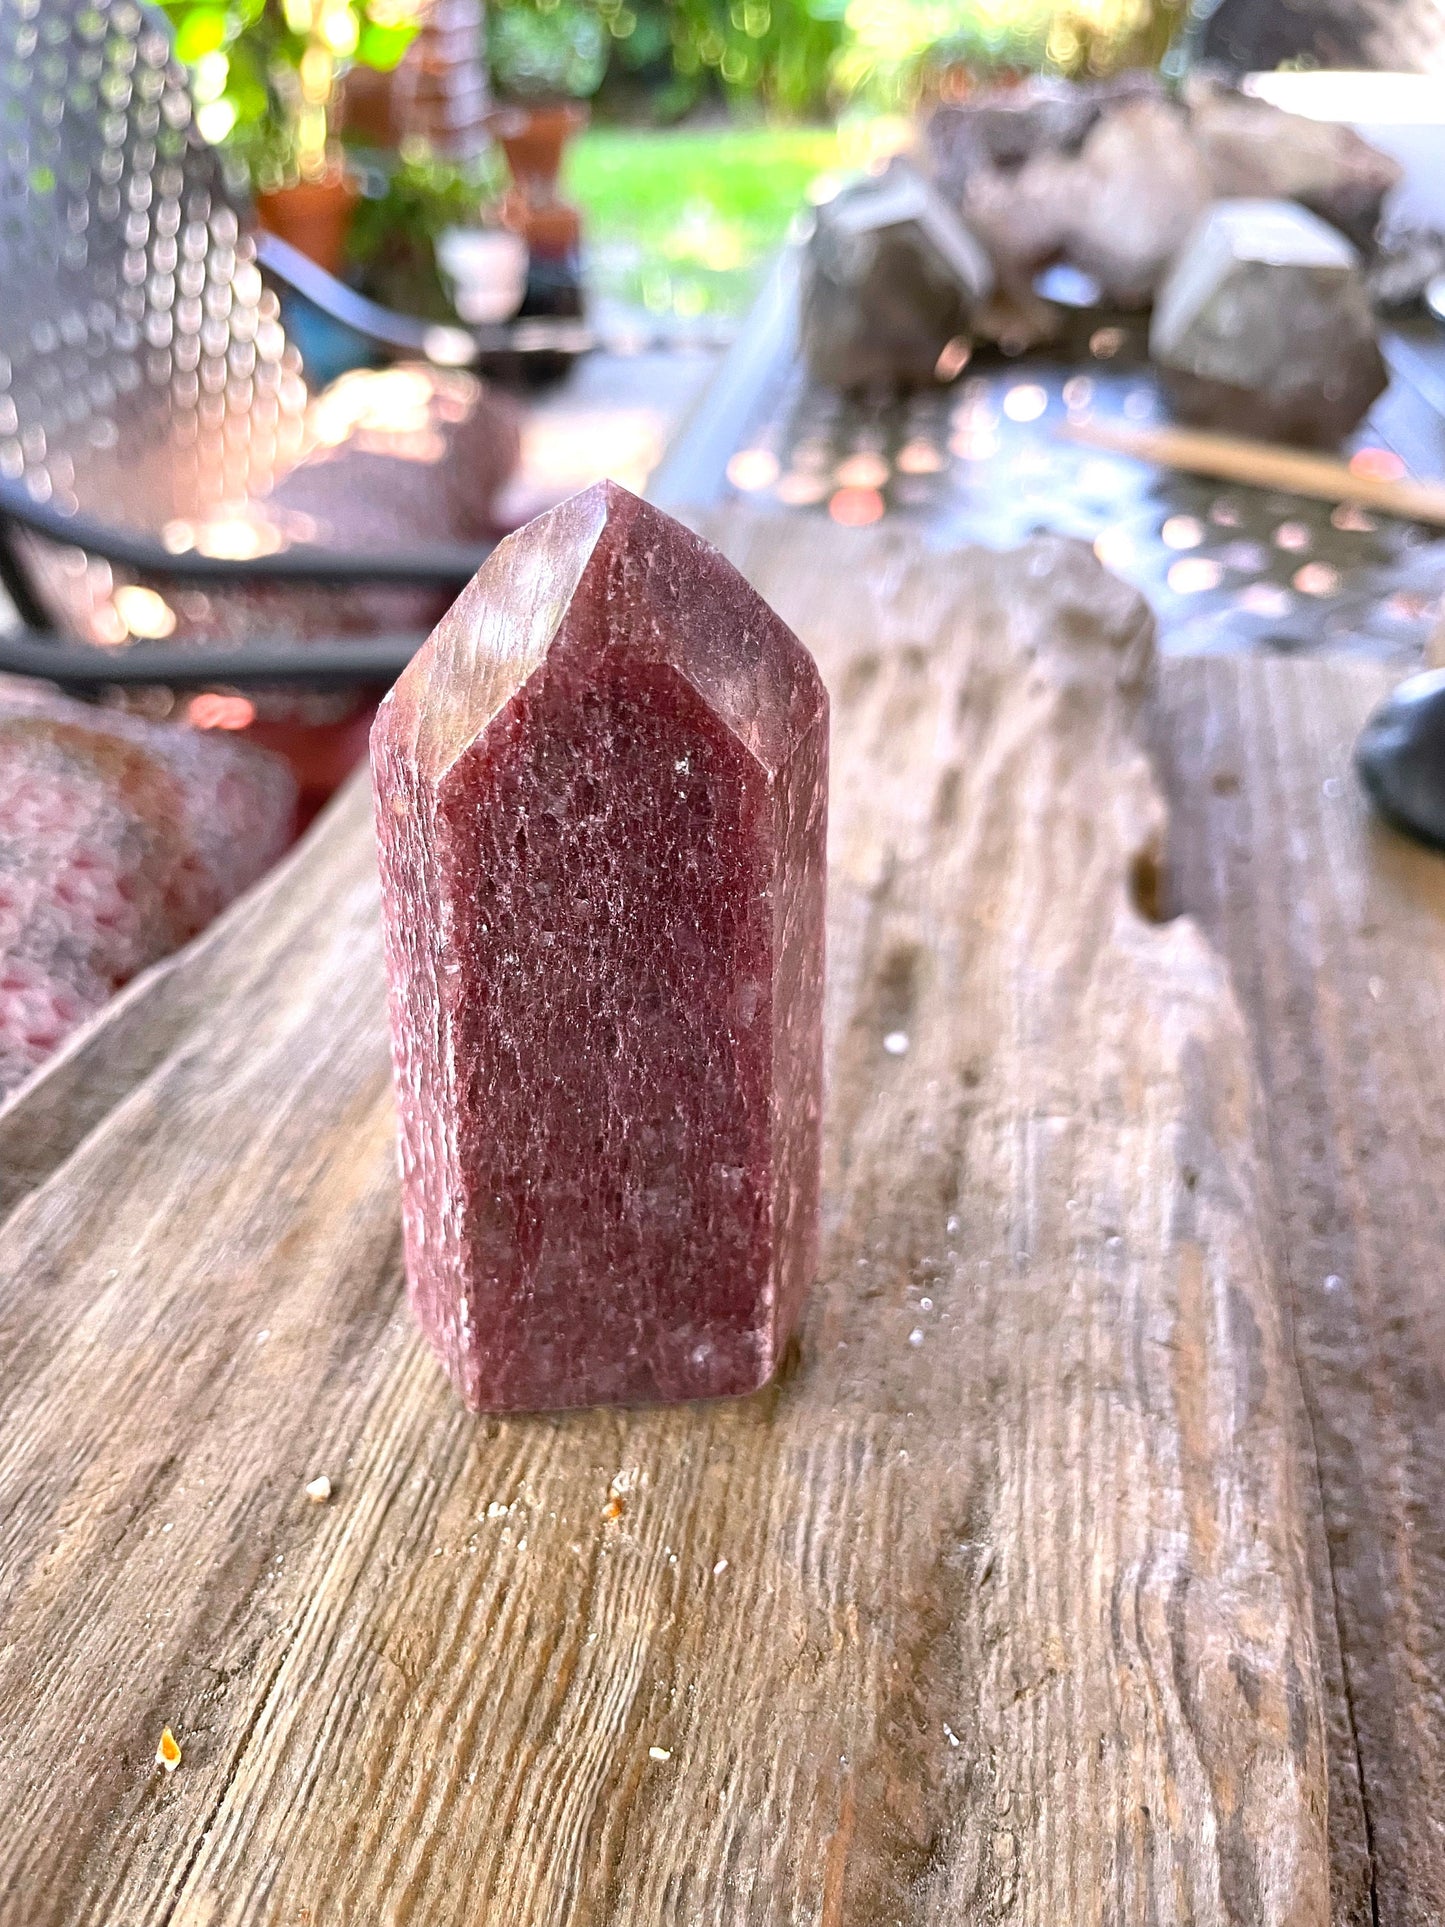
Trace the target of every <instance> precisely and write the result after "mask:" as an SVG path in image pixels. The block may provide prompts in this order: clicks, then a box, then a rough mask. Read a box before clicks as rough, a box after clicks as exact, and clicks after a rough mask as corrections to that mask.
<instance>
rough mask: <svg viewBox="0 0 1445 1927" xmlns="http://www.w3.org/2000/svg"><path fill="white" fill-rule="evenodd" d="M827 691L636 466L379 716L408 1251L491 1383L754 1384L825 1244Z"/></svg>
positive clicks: (420, 1301)
mask: <svg viewBox="0 0 1445 1927" xmlns="http://www.w3.org/2000/svg"><path fill="white" fill-rule="evenodd" d="M827 740H828V709H827V698H826V695H825V693H824V690H823V687H822V684H821V682H820V680H819V678H818V674H817V671H816V669H815V668H814V665H813V662H812V659H811V657H810V656H809V655H808V653H807V651H806V650H805V649H804V648H803V646H802V645H801V643H799V642H798V640H797V639H796V637H794V636H793V635H792V633H791V632H790V631H789V630H788V629H787V628H785V626H784V625H783V624H782V622H780V621H779V620H778V618H777V617H776V616H774V615H773V613H772V612H771V610H769V609H768V608H767V607H766V605H765V604H764V603H762V602H761V601H760V600H759V599H758V597H757V596H756V595H755V594H754V593H753V591H752V590H751V589H749V588H748V586H747V584H746V583H745V582H744V581H743V580H742V578H741V577H740V576H739V575H738V574H737V573H736V571H735V570H734V569H733V568H732V567H731V566H730V564H728V563H727V562H726V561H725V560H724V559H723V557H722V556H721V555H719V554H718V553H717V551H716V550H714V549H712V548H710V547H709V546H708V544H707V543H705V542H703V541H701V540H700V539H699V538H698V537H696V536H694V535H693V534H691V533H690V532H689V531H688V530H686V529H684V528H682V527H681V526H680V525H679V524H677V523H676V522H673V521H671V520H670V519H669V518H668V517H667V516H665V515H663V514H662V513H661V512H660V511H659V510H657V509H654V508H651V507H650V506H648V505H647V504H645V503H643V502H640V501H638V500H637V498H636V497H634V496H632V495H629V494H628V493H627V491H626V490H625V489H622V488H619V487H618V486H617V485H616V484H613V483H604V484H599V485H598V486H597V487H594V488H591V489H589V490H587V491H586V492H585V493H583V494H581V495H578V496H574V497H573V498H572V499H571V500H570V501H568V502H565V503H563V504H562V506H561V507H560V508H557V509H554V510H552V511H551V512H550V513H548V514H546V515H544V516H541V517H539V519H538V520H537V521H535V522H533V523H531V524H529V526H528V527H527V528H525V529H524V530H522V531H521V532H520V533H519V534H517V535H514V536H512V537H510V538H509V539H508V540H507V541H505V542H503V543H502V544H501V546H500V547H499V548H498V549H497V550H496V551H495V553H494V555H493V556H492V557H491V558H490V559H489V561H488V562H487V563H486V565H485V566H484V567H483V569H482V570H481V571H480V572H479V574H478V575H477V576H476V577H475V578H474V579H473V581H472V582H471V583H470V585H469V586H468V587H467V588H466V589H465V590H464V591H463V593H462V595H461V596H460V597H459V599H458V600H457V602H456V603H455V605H454V606H453V608H452V609H451V610H450V611H449V613H448V614H447V616H446V617H445V618H444V620H443V621H442V623H441V624H440V626H439V627H438V628H437V630H436V631H435V633H434V634H433V635H432V637H431V639H430V641H429V642H428V643H427V644H426V646H425V647H424V648H423V649H422V651H421V653H420V654H419V655H418V656H417V657H416V659H415V660H414V661H413V663H412V664H411V666H410V667H409V668H408V669H407V671H406V672H405V674H404V675H403V676H402V677H401V680H400V681H399V682H398V684H397V686H396V688H395V690H394V691H393V693H392V695H391V697H389V698H388V699H387V701H386V703H385V704H384V705H383V707H382V709H381V712H380V714H379V716H378V718H377V722H376V725H375V728H374V731H373V737H372V750H373V773H374V782H375V790H376V820H377V826H378V837H379V843H380V856H381V875H382V895H383V906H384V925H385V943H386V958H387V970H388V975H389V979H390V993H391V1024H392V1047H393V1058H394V1064H395V1071H396V1090H397V1099H398V1110H399V1114H400V1139H401V1146H400V1148H401V1170H402V1200H403V1218H404V1227H405V1241H406V1262H407V1274H408V1282H409V1290H410V1297H411V1302H412V1306H413V1308H414V1311H415V1313H416V1316H417V1318H418V1321H419V1322H420V1324H421V1326H422V1329H423V1330H424V1332H425V1333H426V1335H427V1337H428V1338H429V1340H430V1341H431V1343H432V1345H433V1347H434V1348H435V1349H436V1351H437V1352H438V1353H439V1355H440V1357H441V1359H442V1361H443V1363H444V1364H445V1366H446V1368H447V1370H448V1371H449V1372H450V1374H451V1376H452V1378H453V1379H454V1380H455V1382H456V1384H457V1387H458V1389H459V1390H460V1392H461V1394H462V1397H463V1398H464V1399H465V1400H466V1402H467V1404H468V1405H470V1406H471V1407H473V1408H474V1409H487V1410H511V1409H541V1408H554V1407H562V1406H575V1405H583V1404H590V1403H598V1402H610V1401H631V1400H645V1399H668V1400H671V1399H687V1398H702V1397H711V1396H716V1395H723V1394H735V1393H742V1392H748V1391H751V1390H753V1389H754V1388H755V1387H757V1386H759V1385H761V1384H762V1383H763V1382H764V1381H765V1380H766V1379H767V1378H768V1377H769V1375H770V1374H771V1373H772V1371H773V1370H774V1368H775V1367H776V1365H777V1363H778V1360H779V1356H780V1354H781V1352H782V1349H783V1347H784V1345H785V1344H786V1342H787V1339H788V1337H789V1334H790V1333H791V1332H792V1331H793V1329H794V1327H795V1324H796V1321H797V1318H798V1314H799V1311H800V1308H801V1305H802V1300H803V1296H804V1292H805V1290H806V1287H807V1285H808V1282H809V1277H810V1274H811V1272H812V1269H813V1265H814V1261H815V1255H816V1238H817V1217H818V1184H819V1117H820V1105H821V1077H822V1028H821V1026H822V983H823V898H824V830H825V816H826V772H827Z"/></svg>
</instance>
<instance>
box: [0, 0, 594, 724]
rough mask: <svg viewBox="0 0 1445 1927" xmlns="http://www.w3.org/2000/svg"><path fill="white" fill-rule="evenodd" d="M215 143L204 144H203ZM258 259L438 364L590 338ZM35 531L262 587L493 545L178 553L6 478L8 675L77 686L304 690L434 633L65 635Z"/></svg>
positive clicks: (405, 568) (261, 250)
mask: <svg viewBox="0 0 1445 1927" xmlns="http://www.w3.org/2000/svg"><path fill="white" fill-rule="evenodd" d="M140 10H141V12H142V13H143V14H144V16H145V18H146V20H147V22H148V23H149V24H150V26H151V27H152V28H154V29H158V30H160V31H163V32H165V33H166V35H167V38H169V31H170V30H169V24H168V22H166V20H165V18H164V16H163V15H161V14H159V13H157V12H156V11H155V10H154V9H152V8H150V7H147V6H144V5H143V6H142V7H141V9H140ZM196 145H197V147H199V148H201V149H202V151H204V143H201V142H199V141H197V142H196ZM253 239H254V242H255V247H256V263H257V266H258V267H259V268H260V269H261V271H262V274H263V276H264V278H265V279H266V280H267V281H268V282H269V283H271V284H272V285H273V286H276V287H279V288H281V289H286V290H290V291H291V292H293V293H295V294H298V295H300V296H301V297H303V298H304V299H305V300H306V301H308V302H310V303H311V304H312V305H313V306H315V307H316V308H318V309H320V310H321V311H322V312H323V313H324V314H325V315H327V316H328V317H329V318H330V319H332V320H334V321H337V322H339V323H341V324H343V325H344V326H345V327H347V328H350V329H352V330H353V331H355V332H356V333H357V334H359V335H361V336H362V337H363V338H364V339H365V340H367V341H368V342H370V343H371V344H373V345H374V346H375V347H377V348H379V349H381V350H383V351H384V353H385V354H387V355H393V356H395V355H401V356H407V357H411V358H415V359H422V360H427V361H430V362H432V363H434V364H435V365H437V366H441V367H448V368H458V369H467V370H475V371H478V372H483V373H488V374H492V375H501V376H503V377H504V378H505V377H512V378H517V377H521V378H523V379H525V378H526V376H527V375H528V373H529V372H532V371H535V370H537V369H542V370H545V371H550V370H552V369H555V368H556V367H557V366H558V364H559V362H560V361H565V360H570V359H571V358H573V357H575V356H576V355H578V354H580V353H583V352H585V351H586V350H587V349H589V348H590V347H591V346H593V337H592V335H591V332H590V330H589V329H588V328H587V327H586V325H585V324H584V323H580V322H577V321H572V320H552V319H547V318H540V317H539V318H535V319H527V320H521V321H517V322H511V323H502V324H498V325H496V326H492V327H485V328H464V327H461V326H454V327H448V326H439V325H437V324H434V323H428V322H423V321H420V320H418V319H416V318H415V317H414V316H409V315H402V314H396V313H394V312H392V311H391V310H390V309H387V308H384V307H382V306H380V305H379V304H378V303H376V302H374V301H370V300H368V299H366V297H364V296H362V295H359V294H357V293H356V291H355V290H354V289H352V288H349V287H347V286H346V285H345V284H344V283H343V282H341V281H339V280H337V279H336V278H335V276H333V275H331V274H329V273H328V272H327V271H326V270H325V269H323V268H320V267H318V266H317V265H316V264H315V263H314V262H312V261H310V260H308V259H307V258H306V256H304V255H302V254H300V253H299V252H298V251H297V250H296V249H295V248H293V247H291V246H290V245H289V244H288V243H286V242H285V241H282V240H280V239H279V238H277V237H276V236H274V235H270V234H267V233H265V232H264V230H253ZM22 530H24V531H29V532H30V533H32V534H36V535H40V536H43V537H45V538H47V539H49V540H51V541H55V542H58V543H63V544H65V545H66V546H68V547H70V548H78V549H81V550H83V551H84V552H85V553H86V554H87V555H90V556H94V557H97V558H100V559H102V560H104V561H106V562H110V563H113V564H116V565H118V566H120V567H121V568H124V569H126V570H129V571H133V572H135V573H136V574H137V575H139V576H141V577H142V578H143V579H146V580H152V579H154V580H157V581H161V582H169V583H177V584H190V585H202V584H204V585H208V586H210V587H212V588H223V587H230V588H240V587H245V588H254V587H256V586H258V585H272V584H292V585H301V584H305V585H311V586H314V585H326V586H333V587H349V588H356V587H373V586H374V587H380V586H388V587H395V586H398V585H404V586H410V587H423V588H432V589H447V590H457V589H460V588H461V587H462V586H463V585H464V584H465V583H466V582H467V581H468V580H469V579H470V578H471V576H472V575H473V574H474V573H475V572H476V570H477V568H478V567H479V566H480V565H481V563H482V562H483V561H484V560H485V559H486V557H487V555H488V554H489V553H490V552H491V551H490V545H486V546H478V547H458V546H438V547H435V548H425V549H418V550H413V551H400V550H398V551H393V552H391V553H388V554H380V555H378V554H377V553H375V551H362V550H356V551H344V550H337V549H329V548H322V547H318V546H315V545H309V544H306V543H296V544H293V545H291V546H289V547H287V548H285V549H283V550H280V551H278V552H277V553H275V554H271V555H265V556H258V557H247V558H245V559H231V558H222V557H215V556H207V555H200V554H196V553H189V552H188V553H183V554H175V553H173V552H171V551H170V550H168V549H167V548H166V547H165V546H164V545H163V544H162V543H161V542H159V541H157V540H155V539H153V538H150V537H148V536H145V535H142V534H137V533H136V532H135V531H133V530H130V529H125V528H120V527H117V526H114V525H112V524H110V523H107V522H104V521H101V520H98V519H96V518H94V517H88V516H85V515H82V514H75V515H68V514H62V513H60V512H59V511H57V510H56V509H55V508H54V507H53V506H51V505H49V504H48V503H44V502H40V501H37V500H36V499H35V498H34V497H33V496H32V494H31V493H30V491H29V490H28V489H27V487H26V486H25V484H24V482H23V481H19V480H14V481H12V480H7V479H4V478H0V582H3V583H4V586H5V589H6V591H7V593H8V594H9V597H10V600H11V602H12V603H13V604H14V607H15V611H16V613H17V615H18V616H19V618H20V621H21V623H22V625H23V628H22V629H21V630H20V631H19V632H16V631H13V630H12V631H11V632H9V633H8V634H5V635H0V672H8V673H11V674H16V675H26V676H42V677H44V678H46V679H47V680H48V681H51V682H55V683H59V684H61V685H62V686H65V687H68V688H71V689H74V690H76V691H78V692H90V691H94V690H99V689H103V688H106V687H115V686H118V685H125V684H129V685H135V684H165V685H167V686H170V687H173V688H203V687H208V686H212V685H215V684H217V683H220V684H224V685H229V686H233V687H246V686H248V685H249V686H255V685H261V684H265V685H273V686H274V685H276V684H291V685H298V686H304V687H307V688H337V687H352V686H363V687H364V686H376V685H378V684H381V685H387V684H390V683H391V682H392V681H394V680H395V677H396V676H397V675H398V674H399V673H400V671H401V669H402V668H404V667H405V664H406V662H407V661H408V660H409V659H410V657H411V655H412V654H413V653H414V652H415V650H416V648H417V647H418V646H419V645H420V643H421V641H422V640H423V638H422V637H420V636H415V637H397V636H392V637H365V638H339V639H336V640H333V641H324V640H323V641H313V640H307V641H306V642H304V643H301V642H293V641H288V640H286V639H285V638H275V639H270V640H263V641H258V642H256V643H253V644H251V645H248V646H247V647H246V648H244V649H235V648H225V647H213V648H212V647H198V648H179V649H174V648H157V647H146V646H144V645H132V646H130V647H128V648H126V649H125V650H123V651H116V652H114V653H112V652H110V651H101V650H99V649H97V648H95V647H94V646H92V645H89V644H77V643H73V642H69V641H67V640H66V639H65V638H64V637H63V636H62V635H61V634H59V633H58V632H57V631H56V630H55V628H54V627H53V624H52V623H51V620H50V617H49V615H48V612H47V610H46V607H45V603H44V599H43V597H42V596H41V594H40V592H39V590H38V588H37V586H36V584H35V582H34V580H33V578H32V575H31V572H30V570H29V569H28V567H27V564H26V560H25V557H24V554H23V551H22V545H21V544H20V542H18V541H17V539H16V537H17V533H18V532H19V531H22Z"/></svg>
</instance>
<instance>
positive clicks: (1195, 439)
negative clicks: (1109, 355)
mask: <svg viewBox="0 0 1445 1927" xmlns="http://www.w3.org/2000/svg"><path fill="white" fill-rule="evenodd" d="M1058 432H1059V434H1060V435H1061V436H1063V438H1064V439H1065V440H1066V441H1072V442H1085V443H1087V444H1088V445H1089V446H1090V447H1093V448H1107V449H1110V450H1112V451H1113V452H1114V453H1115V454H1118V455H1132V456H1134V457H1135V458H1136V459H1137V460H1139V461H1144V462H1157V463H1158V464H1159V466H1160V467H1162V468H1177V469H1184V470H1186V471H1187V472H1188V473H1190V474H1193V475H1213V476H1215V477H1217V478H1218V479H1219V480H1220V481H1222V482H1242V483H1243V484H1244V485H1245V486H1246V487H1247V488H1278V489H1285V490H1287V491H1288V492H1289V493H1291V494H1293V495H1310V496H1314V497H1315V498H1316V499H1317V500H1319V501H1322V502H1358V503H1359V504H1361V506H1363V507H1366V508H1373V509H1380V510H1382V511H1383V512H1384V513H1385V514H1386V515H1398V516H1400V517H1401V518H1402V519H1403V520H1405V521H1407V522H1432V523H1436V524H1438V525H1440V526H1441V527H1445V486H1442V485H1440V484H1439V483H1433V482H1393V481H1388V480H1386V479H1385V478H1384V477H1383V476H1378V475H1357V474H1356V473H1355V472H1354V470H1353V469H1351V468H1350V467H1348V466H1347V464H1346V463H1344V462H1341V461H1337V460H1336V459H1335V458H1334V457H1333V456H1331V455H1309V454H1305V453H1304V452H1302V451H1301V450H1299V449H1295V448H1282V447H1280V446H1279V445H1278V443H1275V442H1252V441H1246V440H1245V439H1244V438H1243V437H1242V436H1236V435H1212V434H1209V433H1207V432H1206V431H1205V430H1203V429H1198V428H1131V427H1128V426H1126V424H1125V423H1123V422H1116V421H1098V420H1089V421H1071V422H1066V423H1062V424H1061V425H1060V427H1059V431H1058Z"/></svg>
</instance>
